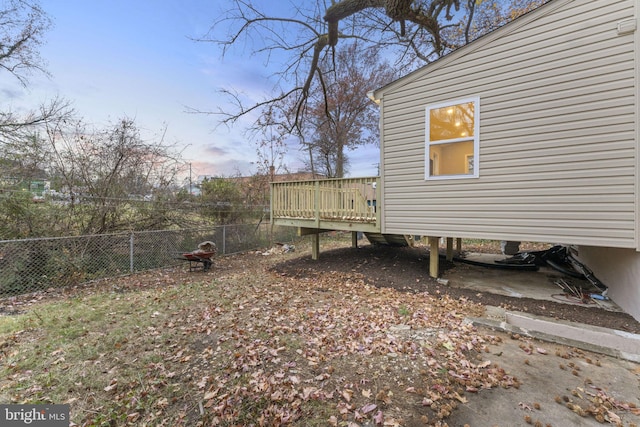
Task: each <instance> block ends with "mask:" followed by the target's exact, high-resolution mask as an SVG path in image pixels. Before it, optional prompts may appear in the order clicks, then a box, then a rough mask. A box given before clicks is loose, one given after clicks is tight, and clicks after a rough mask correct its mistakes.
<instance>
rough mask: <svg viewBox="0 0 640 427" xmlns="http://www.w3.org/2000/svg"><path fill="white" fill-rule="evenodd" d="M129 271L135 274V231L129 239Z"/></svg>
mask: <svg viewBox="0 0 640 427" xmlns="http://www.w3.org/2000/svg"><path fill="white" fill-rule="evenodd" d="M129 270H130V272H131V273H133V231H132V232H131V236H130V237H129Z"/></svg>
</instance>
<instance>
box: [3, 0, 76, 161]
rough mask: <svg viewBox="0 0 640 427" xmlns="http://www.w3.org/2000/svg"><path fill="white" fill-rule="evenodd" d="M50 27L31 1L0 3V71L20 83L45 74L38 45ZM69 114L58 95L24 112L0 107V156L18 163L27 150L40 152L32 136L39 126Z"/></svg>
mask: <svg viewBox="0 0 640 427" xmlns="http://www.w3.org/2000/svg"><path fill="white" fill-rule="evenodd" d="M50 27H51V19H50V18H49V17H48V16H47V15H46V13H45V12H44V10H43V9H42V8H41V7H40V6H39V5H38V3H37V2H35V1H27V0H6V1H3V2H2V3H0V71H5V72H8V73H9V74H10V75H11V76H13V77H15V79H16V80H17V82H18V83H19V84H20V85H22V86H23V87H27V86H28V78H27V77H28V76H30V75H31V74H33V73H35V72H41V73H44V74H45V75H48V73H47V71H46V69H45V67H44V60H43V59H42V58H41V57H40V53H39V51H38V48H39V47H40V46H41V45H42V44H43V43H44V35H45V33H46V31H47V30H48V29H49V28H50ZM0 108H2V106H0ZM72 114H73V110H72V108H71V104H70V102H69V101H67V100H65V99H62V98H60V97H56V98H53V99H52V100H50V101H48V102H45V103H43V104H41V105H40V106H39V107H38V108H36V109H32V110H31V111H27V112H25V113H16V112H14V111H12V110H10V109H2V110H0V156H2V157H3V158H5V159H13V160H18V164H19V163H20V162H21V161H26V160H28V155H29V154H36V153H39V154H40V155H41V154H42V147H35V146H34V144H35V143H36V142H38V141H39V140H38V139H37V138H34V134H36V133H37V132H38V130H39V127H40V126H42V125H43V124H45V123H46V122H48V121H50V120H62V119H65V118H69V117H70V116H71V115H72ZM32 160H33V159H31V161H32ZM13 164H14V165H15V164H16V162H14V163H13Z"/></svg>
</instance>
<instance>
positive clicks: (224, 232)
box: [222, 224, 227, 255]
mask: <svg viewBox="0 0 640 427" xmlns="http://www.w3.org/2000/svg"><path fill="white" fill-rule="evenodd" d="M226 253H227V225H226V224H225V225H223V226H222V255H225V254H226Z"/></svg>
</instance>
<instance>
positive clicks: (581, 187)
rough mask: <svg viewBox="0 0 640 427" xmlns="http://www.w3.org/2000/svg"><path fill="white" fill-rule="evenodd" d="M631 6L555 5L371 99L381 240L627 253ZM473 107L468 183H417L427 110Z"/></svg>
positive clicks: (600, 1) (632, 177)
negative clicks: (416, 238)
mask: <svg viewBox="0 0 640 427" xmlns="http://www.w3.org/2000/svg"><path fill="white" fill-rule="evenodd" d="M637 7H638V6H637V5H636V0H554V1H552V2H550V3H548V4H547V5H545V6H543V7H541V8H539V9H538V10H536V11H534V12H532V13H529V14H527V15H525V16H523V17H521V18H519V19H518V20H516V21H514V22H512V23H511V24H508V25H506V26H505V27H503V28H501V29H499V30H497V31H494V32H493V33H491V34H489V35H487V36H485V37H483V38H481V39H479V40H477V41H475V42H474V43H472V44H470V45H468V46H466V47H464V48H462V49H460V50H458V51H456V52H454V53H452V54H450V55H448V56H446V57H444V58H442V59H441V60H439V61H437V62H435V63H433V64H430V65H428V66H426V67H424V68H422V69H420V70H417V71H416V72H414V73H412V74H410V75H408V76H406V77H404V78H402V79H400V80H398V81H396V82H394V83H392V84H390V85H388V86H386V87H384V88H382V89H380V90H378V91H376V92H375V96H376V98H379V99H380V100H381V135H382V138H381V141H382V142H381V165H382V171H383V172H382V195H381V197H382V204H381V206H382V209H383V212H382V221H383V223H382V232H383V233H393V234H417V235H431V236H447V237H466V238H486V239H497V240H514V241H537V242H551V243H571V244H582V245H591V246H608V247H619V248H634V249H637V248H638V231H637V227H636V224H637V209H636V204H637V196H636V187H637V186H638V176H637V170H638V164H637V158H636V152H637V149H638V142H637V140H638V118H637V116H638V106H637V98H638V81H637V80H638V69H637V55H638V52H637V51H636V49H637V42H635V43H634V40H635V41H637V36H638V30H636V31H631V32H626V33H623V34H619V31H618V23H619V22H622V21H628V20H630V19H631V20H633V19H635V20H636V23H637V17H636V14H637V13H638V11H637V10H636V8H637ZM634 17H635V18H634ZM475 96H478V97H479V98H480V105H481V106H480V150H479V155H478V157H479V159H478V160H476V161H478V162H479V163H478V164H479V177H478V178H471V179H455V180H425V166H426V165H425V107H426V106H427V105H430V104H438V103H444V102H449V101H452V100H456V99H461V98H469V97H475Z"/></svg>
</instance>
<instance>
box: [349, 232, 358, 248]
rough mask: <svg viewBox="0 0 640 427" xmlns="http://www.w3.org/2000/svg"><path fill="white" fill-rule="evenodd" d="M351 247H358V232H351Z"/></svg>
mask: <svg viewBox="0 0 640 427" xmlns="http://www.w3.org/2000/svg"><path fill="white" fill-rule="evenodd" d="M351 247H352V248H357V247H358V232H357V231H352V232H351Z"/></svg>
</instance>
